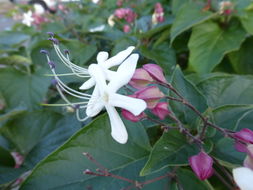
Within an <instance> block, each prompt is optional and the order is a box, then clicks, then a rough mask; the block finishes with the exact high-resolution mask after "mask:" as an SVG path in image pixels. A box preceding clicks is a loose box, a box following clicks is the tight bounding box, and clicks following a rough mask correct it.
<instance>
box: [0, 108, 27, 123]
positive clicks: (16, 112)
mask: <svg viewBox="0 0 253 190" xmlns="http://www.w3.org/2000/svg"><path fill="white" fill-rule="evenodd" d="M25 111H26V108H25V107H24V106H18V107H16V108H14V109H12V110H10V111H8V112H7V113H5V114H1V115H0V122H2V121H4V120H7V119H9V118H12V117H15V116H16V115H19V114H21V113H24V112H25Z"/></svg>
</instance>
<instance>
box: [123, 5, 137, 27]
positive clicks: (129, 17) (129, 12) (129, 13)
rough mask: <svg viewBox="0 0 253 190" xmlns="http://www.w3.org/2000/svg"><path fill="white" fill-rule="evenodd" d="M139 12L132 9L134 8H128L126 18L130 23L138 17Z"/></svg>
mask: <svg viewBox="0 0 253 190" xmlns="http://www.w3.org/2000/svg"><path fill="white" fill-rule="evenodd" d="M136 17H137V14H136V13H135V12H133V11H132V9H129V8H128V9H126V16H125V20H126V21H127V22H128V23H132V22H134V20H135V19H136Z"/></svg>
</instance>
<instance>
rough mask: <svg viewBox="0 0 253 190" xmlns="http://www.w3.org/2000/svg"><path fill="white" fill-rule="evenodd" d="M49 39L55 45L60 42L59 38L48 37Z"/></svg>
mask: <svg viewBox="0 0 253 190" xmlns="http://www.w3.org/2000/svg"><path fill="white" fill-rule="evenodd" d="M48 40H50V41H52V42H53V43H54V44H55V45H58V44H59V40H57V39H56V38H48Z"/></svg>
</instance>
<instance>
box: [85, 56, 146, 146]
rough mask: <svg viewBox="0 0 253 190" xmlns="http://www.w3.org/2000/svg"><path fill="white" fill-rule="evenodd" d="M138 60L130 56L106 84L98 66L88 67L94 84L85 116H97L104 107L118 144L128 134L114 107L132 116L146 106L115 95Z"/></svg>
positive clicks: (137, 100) (139, 101)
mask: <svg viewBox="0 0 253 190" xmlns="http://www.w3.org/2000/svg"><path fill="white" fill-rule="evenodd" d="M137 60H138V55H137V54H132V55H131V56H130V57H129V58H128V59H126V60H125V61H124V62H123V63H122V64H121V65H120V66H119V68H118V70H117V72H116V74H115V75H114V77H113V78H112V79H111V81H110V82H109V83H108V85H107V84H106V79H105V77H104V73H103V70H102V69H101V67H100V66H99V65H96V64H92V65H90V66H89V69H88V71H89V73H90V75H91V76H92V77H93V79H94V80H95V82H96V86H95V88H94V91H93V94H92V96H91V99H90V101H89V103H88V106H87V110H86V114H87V116H89V117H93V116H95V115H97V114H98V113H99V112H100V111H101V110H102V109H103V108H104V107H105V109H106V111H107V113H108V115H109V119H110V123H111V135H112V137H113V138H114V139H115V140H116V141H117V142H119V143H121V144H124V143H126V142H127V139H128V134H127V131H126V127H125V125H124V123H123V122H122V120H121V118H120V116H119V114H118V113H117V111H116V109H115V107H120V108H123V109H126V110H128V111H129V112H131V113H133V114H134V115H139V114H140V113H141V112H143V111H144V110H145V109H146V107H147V105H146V103H145V101H143V100H141V99H137V98H132V97H128V96H124V95H120V94H117V93H116V92H117V90H118V89H119V88H121V87H122V86H124V85H125V84H127V83H128V82H129V81H130V79H131V78H132V76H133V74H134V71H135V68H136V64H137Z"/></svg>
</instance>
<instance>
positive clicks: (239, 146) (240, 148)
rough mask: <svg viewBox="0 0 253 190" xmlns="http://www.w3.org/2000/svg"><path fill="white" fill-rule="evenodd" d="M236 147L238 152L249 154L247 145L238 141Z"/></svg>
mask: <svg viewBox="0 0 253 190" xmlns="http://www.w3.org/2000/svg"><path fill="white" fill-rule="evenodd" d="M234 147H235V149H236V150H237V151H238V152H247V146H246V145H245V144H242V143H240V142H238V141H237V142H235V145H234Z"/></svg>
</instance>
